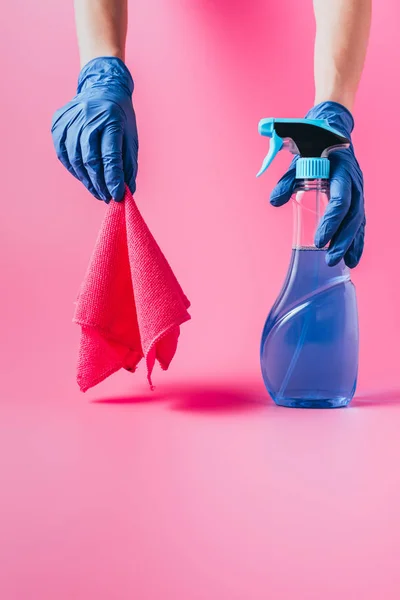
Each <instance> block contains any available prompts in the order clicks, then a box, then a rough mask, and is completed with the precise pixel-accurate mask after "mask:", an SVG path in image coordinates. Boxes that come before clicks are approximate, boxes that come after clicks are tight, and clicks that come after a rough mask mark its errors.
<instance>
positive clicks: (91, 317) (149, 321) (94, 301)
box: [74, 187, 190, 392]
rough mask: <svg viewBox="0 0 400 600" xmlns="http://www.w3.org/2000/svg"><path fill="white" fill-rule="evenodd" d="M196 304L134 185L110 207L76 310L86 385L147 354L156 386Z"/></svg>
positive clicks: (81, 375) (80, 371) (83, 384)
mask: <svg viewBox="0 0 400 600" xmlns="http://www.w3.org/2000/svg"><path fill="white" fill-rule="evenodd" d="M189 306H190V303H189V300H188V299H187V298H186V296H185V294H184V293H183V291H182V288H181V287H180V285H179V283H178V281H177V279H176V277H175V275H174V273H173V271H172V269H171V267H170V265H169V264H168V262H167V260H166V258H165V256H164V255H163V253H162V251H161V249H160V247H159V246H158V244H157V242H156V241H155V239H154V237H153V236H152V235H151V232H150V230H149V228H148V226H147V225H146V223H145V222H144V220H143V218H142V216H141V214H140V212H139V209H138V207H137V206H136V203H135V201H134V199H133V197H132V194H131V192H130V191H129V189H128V187H127V188H126V191H125V197H124V200H123V202H118V203H117V202H110V204H109V205H108V207H107V209H106V214H105V217H104V221H103V223H102V225H101V228H100V231H99V235H98V238H97V242H96V246H95V249H94V252H93V254H92V257H91V259H90V263H89V267H88V270H87V273H86V275H85V278H84V280H83V283H82V285H81V289H80V292H79V297H78V301H77V305H76V309H75V315H74V322H75V323H78V324H79V325H80V326H81V340H80V347H79V361H78V372H77V379H78V384H79V387H80V389H81V390H82V391H83V392H86V391H87V390H88V389H89V388H91V387H93V386H95V385H97V384H98V383H101V382H102V381H104V379H106V377H109V376H110V375H112V374H114V373H115V372H116V371H119V369H126V370H128V371H130V372H132V373H134V372H135V371H136V367H137V365H138V364H139V363H140V361H141V359H142V358H145V361H146V368H147V378H148V381H149V384H150V386H151V387H152V386H153V384H152V379H151V373H152V371H153V367H154V364H155V362H156V360H157V361H158V363H159V364H160V366H161V368H162V369H163V370H167V369H168V367H169V365H170V363H171V361H172V359H173V357H174V355H175V352H176V349H177V345H178V339H179V334H180V326H181V325H182V324H183V323H185V322H186V321H188V320H189V319H190V315H189V313H188V311H187V309H188V308H189Z"/></svg>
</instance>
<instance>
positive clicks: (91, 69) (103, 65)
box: [77, 56, 134, 96]
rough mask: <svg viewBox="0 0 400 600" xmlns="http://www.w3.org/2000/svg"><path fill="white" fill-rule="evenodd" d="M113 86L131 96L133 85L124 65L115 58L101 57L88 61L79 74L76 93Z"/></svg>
mask: <svg viewBox="0 0 400 600" xmlns="http://www.w3.org/2000/svg"><path fill="white" fill-rule="evenodd" d="M115 84H119V85H120V86H121V87H122V88H123V89H124V90H125V92H126V93H127V94H129V95H130V96H131V95H132V92H133V87H134V83H133V79H132V75H131V74H130V72H129V70H128V67H127V66H126V65H125V63H124V62H123V61H122V60H121V59H120V58H117V57H116V56H101V57H99V58H93V59H92V60H91V61H89V62H88V63H87V64H86V65H85V66H84V67H83V69H82V70H81V72H80V73H79V78H78V89H77V93H78V94H79V93H80V92H82V91H84V90H86V89H88V88H93V87H99V86H101V87H103V86H107V85H115Z"/></svg>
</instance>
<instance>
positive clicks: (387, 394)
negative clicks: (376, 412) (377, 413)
mask: <svg viewBox="0 0 400 600" xmlns="http://www.w3.org/2000/svg"><path fill="white" fill-rule="evenodd" d="M380 406H400V390H381V391H379V390H378V391H376V392H365V393H361V392H360V394H356V396H355V398H354V399H353V401H352V403H351V404H350V407H354V408H368V407H370V408H372V407H375V408H379V407H380Z"/></svg>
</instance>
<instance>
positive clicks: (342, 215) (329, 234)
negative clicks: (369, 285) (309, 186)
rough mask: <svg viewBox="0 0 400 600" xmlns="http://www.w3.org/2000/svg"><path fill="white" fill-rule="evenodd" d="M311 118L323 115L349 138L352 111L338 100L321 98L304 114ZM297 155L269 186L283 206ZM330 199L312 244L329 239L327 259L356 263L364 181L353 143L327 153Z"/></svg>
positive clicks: (274, 199)
mask: <svg viewBox="0 0 400 600" xmlns="http://www.w3.org/2000/svg"><path fill="white" fill-rule="evenodd" d="M306 118H310V119H325V120H326V121H327V122H328V123H329V125H330V126H331V127H333V128H334V129H336V130H337V131H339V133H342V134H343V135H344V136H346V137H347V138H348V139H351V138H350V135H351V132H352V130H353V127H354V121H353V117H352V115H351V113H350V112H349V111H348V110H347V108H345V107H344V106H342V105H341V104H338V103H337V102H322V103H321V104H318V105H317V106H314V108H312V109H311V110H310V111H309V112H308V113H307V115H306ZM298 158H299V157H298V156H296V157H295V158H294V159H293V161H292V163H291V165H290V167H289V170H288V171H287V173H286V174H285V175H284V176H283V177H282V179H280V181H279V182H278V184H277V185H276V187H275V188H274V189H273V190H272V193H271V198H270V202H271V204H272V205H273V206H282V205H283V204H285V203H286V202H288V200H289V199H290V197H291V195H292V193H293V190H294V186H295V173H296V162H297V160H298ZM329 160H330V163H331V169H330V200H329V204H328V206H327V209H326V211H325V214H324V216H323V218H322V219H321V222H320V225H319V227H318V229H317V232H316V234H315V245H316V246H317V247H318V248H323V247H324V246H325V245H326V244H327V243H328V242H330V244H329V248H328V252H327V256H326V262H327V263H328V265H329V266H333V265H336V264H338V262H339V261H340V260H341V259H342V258H344V261H345V263H346V265H347V266H348V267H350V268H353V267H355V266H356V265H357V264H358V263H359V261H360V258H361V255H362V252H363V249H364V230H365V212H364V183H363V175H362V172H361V169H360V166H359V164H358V162H357V159H356V157H355V154H354V148H353V144H351V145H350V148H348V149H345V150H338V151H335V152H333V153H332V154H330V156H329Z"/></svg>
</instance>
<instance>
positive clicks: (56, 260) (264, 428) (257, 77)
mask: <svg viewBox="0 0 400 600" xmlns="http://www.w3.org/2000/svg"><path fill="white" fill-rule="evenodd" d="M131 4H132V7H131V8H132V11H133V10H134V11H135V14H133V12H132V15H131V18H130V37H129V42H128V64H129V66H130V67H131V70H132V72H133V76H134V79H135V81H136V90H135V107H136V111H137V117H138V124H139V134H140V144H141V153H140V172H139V179H138V193H137V196H136V200H137V202H138V205H139V207H140V210H141V212H142V214H143V216H144V217H145V219H146V222H147V223H148V224H149V226H150V227H151V230H152V232H153V233H154V235H155V238H156V239H157V241H158V242H159V244H160V246H161V247H162V248H163V250H164V251H165V254H166V256H167V257H168V260H169V261H170V262H171V264H172V265H173V267H174V272H175V273H176V275H177V277H178V279H179V281H180V283H181V284H182V287H183V289H184V290H185V292H187V294H188V296H189V297H190V299H191V302H192V307H193V309H192V317H193V320H192V322H191V323H189V324H188V325H187V327H186V326H185V331H184V334H182V336H181V340H180V347H179V349H178V353H177V355H176V358H175V359H174V363H173V364H172V366H171V370H170V372H168V373H161V372H157V383H158V388H157V392H156V393H160V394H164V393H165V394H167V397H166V398H164V400H160V401H159V402H158V401H157V396H151V397H150V398H148V396H147V391H145V392H144V391H143V389H142V388H141V387H140V386H139V387H138V383H137V381H136V379H135V377H136V376H133V377H132V376H131V375H130V374H128V373H120V374H118V375H116V376H114V377H112V378H111V379H110V380H108V381H106V382H104V383H103V384H102V386H101V387H99V388H98V389H96V390H94V391H93V392H90V393H89V395H88V397H84V396H82V395H81V394H80V393H79V392H78V390H77V388H76V383H75V380H74V375H75V361H76V353H77V348H78V342H79V332H78V330H77V328H76V327H74V326H73V325H72V324H71V319H72V315H73V309H74V307H73V300H74V299H75V297H76V293H77V291H78V288H79V284H80V282H81V280H82V277H83V275H84V272H85V269H86V266H87V261H88V259H89V256H90V254H91V251H92V248H93V245H94V242H95V239H96V235H97V232H98V229H99V226H100V223H101V221H102V218H103V215H104V210H105V207H104V205H102V204H100V203H98V202H96V201H95V200H94V199H92V198H91V197H90V196H89V195H88V193H87V192H86V191H85V190H84V188H83V187H81V186H80V185H79V183H78V182H76V181H75V180H74V179H73V178H72V177H70V176H69V175H68V174H67V173H66V172H64V170H63V168H62V166H61V165H60V164H58V162H57V160H56V158H55V156H54V151H53V148H52V142H51V137H50V133H49V130H50V121H51V115H52V112H53V111H54V109H55V108H57V107H59V106H60V105H61V104H63V103H64V102H65V101H67V100H68V99H69V97H70V96H71V94H72V93H73V90H74V89H75V85H76V78H77V73H78V58H77V50H76V43H75V35H74V24H73V15H72V5H71V3H54V2H50V0H42V1H41V2H40V3H30V2H27V1H26V0H14V1H13V2H11V3H7V4H6V5H5V6H4V7H3V8H2V24H3V31H2V35H1V37H0V44H1V50H2V56H3V57H4V60H3V62H2V71H1V76H2V82H3V86H2V93H1V97H0V103H1V114H2V126H1V131H2V135H1V139H2V141H1V143H0V158H1V167H2V200H3V211H2V219H1V220H0V272H1V277H2V286H1V287H2V294H1V297H0V303H1V310H0V319H1V323H0V326H1V333H2V340H6V342H5V343H4V341H3V344H2V355H1V361H0V371H1V375H0V376H1V387H2V390H1V392H2V393H1V404H0V411H1V415H0V427H1V428H2V432H1V436H0V460H1V471H0V476H1V494H0V505H1V506H2V510H1V513H0V515H1V516H0V520H1V522H0V532H1V541H0V554H1V557H0V558H1V560H0V591H1V594H0V596H1V598H4V599H5V600H32V599H33V600H36V599H38V600H39V599H40V600H47V599H49V600H50V599H52V600H53V599H54V598H57V600H63V598H68V599H70V598H76V599H78V600H81V599H82V600H88V599H91V598H96V600H97V599H101V598H105V599H107V600H108V599H109V598H110V599H111V598H112V599H114V598H116V599H118V600H125V598H126V599H131V598H133V597H134V598H137V599H138V600H156V599H157V600H158V599H159V598H163V599H168V600H169V598H171V599H172V598H174V599H178V600H181V599H184V598H185V599H186V598H189V599H190V600H197V599H203V598H207V600H209V599H210V598H211V599H214V598H229V600H236V598H237V599H238V600H242V599H246V600H247V599H250V598H251V600H258V598H260V599H263V600H264V599H265V598H268V597H273V598H276V599H280V598H282V599H284V600H286V599H289V598H290V599H292V598H296V600H297V599H300V600H301V599H303V598H304V599H309V598H311V599H312V598H317V599H319V598H321V597H323V598H324V599H328V600H330V599H332V600H333V599H335V600H337V598H338V597H340V596H341V597H344V598H363V600H364V599H366V600H369V599H370V598H371V599H375V598H377V597H383V598H385V599H389V600H391V599H397V598H398V597H399V587H400V581H399V570H398V555H399V547H398V546H399V539H400V535H399V534H400V528H399V517H398V505H399V495H400V482H399V475H398V473H399V470H398V464H399V459H400V456H399V455H400V437H399V435H398V431H399V403H400V398H399V394H398V392H397V391H396V390H398V389H399V387H400V374H399V367H398V363H399V358H398V357H399V353H398V339H399V333H400V316H399V315H400V313H399V311H398V307H399V302H400V285H399V280H398V272H399V266H398V264H399V263H398V261H399V253H398V245H397V239H398V227H399V222H400V219H399V217H400V204H399V202H398V198H397V196H398V193H397V190H396V187H397V177H396V174H397V170H398V166H397V163H398V158H397V154H398V153H397V150H396V142H395V140H396V138H397V136H398V135H399V134H400V131H399V127H400V125H399V122H398V121H397V120H395V117H396V116H397V113H398V106H399V103H400V78H399V77H398V75H397V71H396V65H397V64H398V63H399V59H400V44H399V38H398V31H397V30H398V23H399V18H400V5H399V4H398V3H397V2H395V1H394V0H388V2H385V3H378V2H375V3H374V22H373V30H372V38H371V46H370V52H369V56H368V62H367V66H366V69H365V74H364V78H363V81H362V85H361V88H360V93H359V97H358V101H357V106H356V109H355V117H356V132H355V135H354V140H355V144H356V147H357V152H358V157H359V160H360V163H361V164H362V167H363V169H364V174H365V180H366V201H367V210H368V226H367V240H366V241H367V246H366V251H365V256H364V259H363V262H362V264H361V266H360V268H359V269H357V272H356V273H355V274H354V280H355V282H356V284H357V290H358V298H359V309H360V325H361V355H360V383H359V399H358V400H356V401H355V402H354V403H353V407H352V408H350V409H348V410H342V411H328V412H311V413H310V412H302V411H300V412H299V411H287V410H283V409H282V410H279V409H276V408H275V407H273V406H271V403H270V402H269V400H268V398H267V397H266V396H265V394H264V393H263V391H262V388H261V386H259V365H258V347H259V336H260V332H261V329H262V326H263V323H264V319H265V317H266V315H267V313H268V310H269V307H270V305H271V303H272V302H273V300H274V298H275V297H276V294H277V293H278V291H279V288H280V286H281V283H282V280H283V277H284V274H285V271H286V268H287V264H288V260H289V254H290V240H291V216H292V215H291V210H290V208H289V207H287V208H284V209H281V210H276V209H272V208H270V207H269V206H268V205H267V202H266V199H267V196H268V193H269V190H270V189H271V186H272V185H273V184H274V182H275V181H276V179H277V177H278V175H279V174H280V173H282V171H283V169H284V168H285V166H286V164H287V158H284V157H280V159H279V160H277V161H276V164H275V165H274V167H273V169H272V170H271V171H270V172H269V173H268V175H266V176H265V177H263V179H262V180H256V179H255V173H256V172H257V169H258V168H259V165H260V163H261V161H262V158H263V157H264V155H265V152H266V143H265V140H263V139H262V138H261V137H259V136H258V134H257V123H258V120H259V118H260V117H265V116H274V115H279V116H291V115H301V114H303V113H304V112H305V111H306V110H307V109H308V108H309V106H310V103H311V102H312V97H313V90H312V46H313V19H312V7H311V2H310V3H304V2H296V1H295V0H282V1H281V2H266V1H265V0H254V1H253V2H251V3H250V2H249V3H247V2H244V1H238V0H235V1H234V2H228V1H225V0H215V1H214V2H210V1H205V0H203V1H202V0H194V1H191V2H188V1H184V0H173V1H172V2H161V1H157V0H155V1H154V2H146V1H145V0H138V1H137V2H135V3H131ZM299 65H301V67H302V68H301V69H300V68H299ZM391 115H393V118H392V127H389V126H388V124H387V122H388V120H389V119H390V118H391ZM383 119H385V124H384V126H382V127H380V128H379V127H378V125H379V124H380V123H381V122H382V121H383ZM210 339H212V343H211V344H210ZM138 375H139V374H138ZM143 375H144V371H143ZM216 380H218V381H219V383H218V385H220V386H222V391H221V390H220V389H219V388H218V389H217V390H215V386H216V385H217V384H216V383H213V382H215V381H216ZM248 381H250V382H251V384H248V385H247V382H248ZM253 381H254V382H255V383H253ZM182 382H186V383H182ZM171 385H174V386H175V389H172V390H170V388H169V386H171ZM185 386H192V387H191V388H190V389H189V391H188V390H187V388H186V387H185ZM210 386H211V391H210ZM254 386H255V388H254ZM193 388H194V389H193ZM243 388H244V392H242V391H241V390H242V389H243ZM207 390H208V391H207ZM142 393H144V394H145V398H144V402H140V401H138V397H139V399H140V395H141V394H142ZM260 394H261V395H260ZM363 396H364V398H363ZM126 397H128V398H132V397H133V398H136V400H134V401H133V402H132V403H129V402H126V403H118V402H114V403H112V402H111V403H101V402H100V403H99V402H97V403H91V402H90V400H99V399H101V398H109V399H114V401H115V399H118V398H126ZM260 400H262V401H265V403H266V404H265V405H263V404H262V403H261V404H260ZM115 404H117V405H115ZM226 404H227V405H228V408H226ZM215 405H216V407H215Z"/></svg>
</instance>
